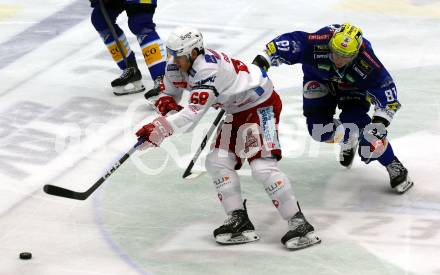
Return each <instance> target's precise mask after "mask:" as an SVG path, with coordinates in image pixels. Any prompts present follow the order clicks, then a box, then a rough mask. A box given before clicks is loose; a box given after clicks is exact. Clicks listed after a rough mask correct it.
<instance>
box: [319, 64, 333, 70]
mask: <svg viewBox="0 0 440 275" xmlns="http://www.w3.org/2000/svg"><path fill="white" fill-rule="evenodd" d="M318 69H320V70H324V71H330V65H329V64H318Z"/></svg>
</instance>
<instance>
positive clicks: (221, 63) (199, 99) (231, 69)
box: [161, 49, 274, 131]
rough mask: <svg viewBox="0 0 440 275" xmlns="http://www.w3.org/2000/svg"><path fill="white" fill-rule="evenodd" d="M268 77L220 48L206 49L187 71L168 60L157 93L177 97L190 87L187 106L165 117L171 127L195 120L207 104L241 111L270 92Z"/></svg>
mask: <svg viewBox="0 0 440 275" xmlns="http://www.w3.org/2000/svg"><path fill="white" fill-rule="evenodd" d="M273 88H274V87H273V84H272V81H271V80H270V79H269V78H268V77H267V74H266V72H264V71H262V70H261V69H260V68H259V67H258V66H256V65H253V64H251V65H246V64H244V63H243V62H241V61H239V60H237V59H233V58H231V57H229V56H228V55H226V54H225V53H222V52H216V51H213V50H210V49H207V50H206V53H205V54H204V55H199V56H198V57H197V58H196V60H194V63H193V66H192V68H191V69H190V71H189V72H188V73H185V72H181V71H180V70H179V69H178V67H177V65H175V64H174V63H173V60H170V61H168V63H167V66H166V71H165V77H164V80H163V87H162V92H161V96H172V97H173V98H174V99H175V100H176V101H177V102H179V101H180V99H181V96H182V92H183V90H184V89H187V90H189V91H190V100H189V103H188V107H187V108H184V109H183V110H182V111H180V112H179V113H176V114H174V115H171V116H169V117H168V118H167V120H168V122H169V123H170V124H171V125H172V127H173V129H174V130H175V131H179V130H186V129H189V128H191V127H192V126H193V125H194V124H196V123H197V122H198V121H199V120H200V119H201V118H202V116H203V115H204V114H205V113H206V111H207V110H208V109H209V107H214V108H222V109H224V110H225V111H226V113H228V114H234V113H238V112H242V111H244V110H247V109H250V108H252V107H255V106H257V105H258V104H260V103H262V102H264V101H266V100H267V99H268V98H269V97H270V96H271V94H272V92H273Z"/></svg>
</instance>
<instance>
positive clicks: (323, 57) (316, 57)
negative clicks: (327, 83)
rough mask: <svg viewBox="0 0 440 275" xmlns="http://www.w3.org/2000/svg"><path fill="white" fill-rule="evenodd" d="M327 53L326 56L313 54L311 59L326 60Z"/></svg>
mask: <svg viewBox="0 0 440 275" xmlns="http://www.w3.org/2000/svg"><path fill="white" fill-rule="evenodd" d="M328 55H329V54H328V53H326V54H313V57H314V58H315V59H328Z"/></svg>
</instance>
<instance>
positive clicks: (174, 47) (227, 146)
mask: <svg viewBox="0 0 440 275" xmlns="http://www.w3.org/2000/svg"><path fill="white" fill-rule="evenodd" d="M166 44H167V50H168V53H169V55H170V56H171V58H170V60H169V61H168V63H167V67H166V71H165V77H164V79H163V83H162V94H161V96H160V98H159V99H158V101H157V102H156V105H157V106H158V108H159V109H160V111H161V112H162V113H163V114H164V115H165V114H166V113H167V112H168V111H169V110H180V112H178V113H176V114H173V115H170V116H168V117H166V118H165V117H164V116H161V117H158V118H156V119H154V120H153V121H152V122H151V123H149V124H147V125H145V126H143V127H142V128H141V129H140V130H139V131H137V133H136V135H137V136H138V137H139V138H140V139H144V140H146V142H145V143H144V144H145V145H146V146H159V145H160V144H161V142H162V141H163V139H164V138H165V137H168V136H170V135H172V134H173V133H176V132H184V131H185V130H188V129H191V128H193V127H192V126H194V125H195V124H196V123H198V121H199V120H200V119H201V117H202V116H203V115H204V114H205V113H206V111H207V110H208V109H209V108H210V107H214V108H222V109H224V110H225V111H226V114H227V116H226V120H225V123H224V124H223V126H222V128H221V131H220V132H219V134H218V136H217V139H216V141H215V144H214V145H213V149H212V150H211V151H210V153H209V154H208V156H207V158H206V163H205V165H206V169H207V171H208V173H209V174H210V176H211V177H212V179H213V182H214V185H215V187H216V190H217V194H218V198H219V200H220V202H221V204H222V206H223V208H224V210H225V212H226V214H227V215H228V217H227V218H226V220H225V222H224V224H223V225H222V226H220V227H219V228H217V229H215V230H214V237H215V240H216V241H217V242H218V243H220V244H237V243H247V242H252V241H256V240H258V239H259V237H258V236H257V234H256V233H255V230H254V226H253V224H252V222H251V221H250V220H249V217H248V215H247V211H246V200H244V201H243V199H242V194H241V190H240V179H239V177H238V174H237V172H236V171H235V170H237V169H239V168H240V167H241V164H242V160H244V159H247V160H248V162H249V164H250V167H251V170H252V176H253V178H254V179H255V180H256V181H257V182H260V183H261V184H262V185H263V187H264V189H265V190H266V192H267V193H268V195H269V197H270V199H271V200H272V202H273V204H274V206H275V207H276V208H277V210H278V211H279V213H280V215H281V216H282V218H283V219H285V220H286V221H288V232H287V233H286V234H285V235H284V236H283V237H282V239H281V242H282V243H283V244H284V245H285V246H286V247H287V248H289V249H300V248H304V247H307V246H311V245H313V244H316V243H319V242H320V239H319V238H318V237H317V236H316V235H315V234H314V228H313V226H312V225H311V224H310V223H309V222H308V221H307V220H306V219H305V217H304V215H303V213H302V212H301V209H300V208H299V204H298V203H297V201H296V198H295V197H294V195H293V194H292V190H291V184H290V182H289V179H288V178H287V176H286V175H285V174H284V173H283V172H281V171H280V170H279V168H278V166H277V161H278V160H280V159H281V148H280V144H279V142H278V130H277V124H278V122H279V116H280V112H281V108H282V104H281V100H280V98H279V96H278V94H277V93H276V92H275V91H274V90H273V84H272V81H271V80H270V79H269V78H268V77H267V75H266V73H265V72H264V71H262V70H261V69H260V68H259V67H257V66H255V65H250V66H248V65H246V64H244V63H243V62H241V61H239V60H237V59H233V58H231V57H230V56H228V55H226V54H225V53H223V52H217V51H214V50H210V49H205V47H204V46H203V38H202V34H201V33H200V32H199V31H198V30H196V29H194V28H189V27H180V28H177V29H176V30H174V31H173V32H172V33H171V34H170V36H169V38H168V40H167V42H166ZM184 89H187V90H189V91H190V102H189V103H188V107H187V108H184V109H182V108H181V107H180V106H179V105H178V104H177V103H178V102H179V101H180V98H181V95H182V92H183V90H184ZM181 109H182V110H181Z"/></svg>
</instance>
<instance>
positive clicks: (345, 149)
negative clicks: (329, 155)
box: [339, 137, 359, 169]
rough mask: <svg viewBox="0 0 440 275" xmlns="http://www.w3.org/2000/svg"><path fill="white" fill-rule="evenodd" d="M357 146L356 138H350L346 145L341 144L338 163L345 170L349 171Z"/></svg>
mask: <svg viewBox="0 0 440 275" xmlns="http://www.w3.org/2000/svg"><path fill="white" fill-rule="evenodd" d="M358 144H359V142H358V138H357V137H350V139H349V140H348V141H347V143H343V144H341V151H340V153H339V163H340V164H341V165H342V166H344V167H346V168H347V169H350V168H351V165H352V164H353V160H354V156H355V155H356V150H357V147H358Z"/></svg>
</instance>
